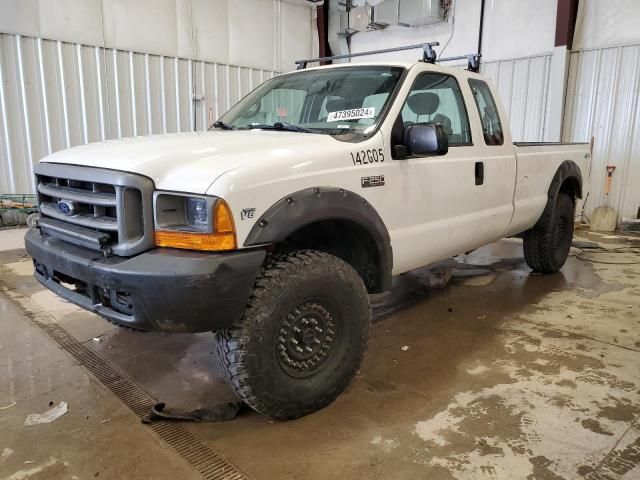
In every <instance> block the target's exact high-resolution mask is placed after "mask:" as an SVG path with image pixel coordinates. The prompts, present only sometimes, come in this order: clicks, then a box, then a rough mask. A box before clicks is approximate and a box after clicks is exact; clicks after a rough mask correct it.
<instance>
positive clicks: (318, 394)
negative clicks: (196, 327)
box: [216, 250, 371, 420]
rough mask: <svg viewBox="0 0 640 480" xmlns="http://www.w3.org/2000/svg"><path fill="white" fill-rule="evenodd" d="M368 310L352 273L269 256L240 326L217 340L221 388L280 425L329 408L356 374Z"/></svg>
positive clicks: (334, 262) (319, 255) (313, 257)
mask: <svg viewBox="0 0 640 480" xmlns="http://www.w3.org/2000/svg"><path fill="white" fill-rule="evenodd" d="M370 326H371V307H370V303H369V296H368V294H367V289H366V287H365V285H364V283H363V281H362V279H361V278H360V276H359V275H358V273H357V272H356V271H355V270H354V269H353V268H352V267H351V266H350V265H349V264H347V263H346V262H344V261H343V260H341V259H339V258H337V257H334V256H332V255H329V254H327V253H323V252H319V251H314V250H298V251H293V252H288V253H282V254H274V255H270V256H269V257H268V258H267V260H266V261H265V264H264V266H263V267H262V269H261V271H260V273H259V275H258V277H257V279H256V283H255V286H254V289H253V292H252V294H251V296H250V298H249V303H248V306H247V309H246V311H245V312H244V314H243V316H242V318H241V319H240V320H239V321H238V322H237V323H236V324H235V325H233V326H232V327H231V328H229V329H226V330H223V331H220V332H216V343H217V353H218V360H219V363H220V366H221V367H222V371H223V372H224V374H225V377H226V380H227V382H228V384H229V385H230V386H231V388H232V389H233V390H234V391H235V392H236V394H237V395H238V396H239V397H240V398H241V399H242V400H243V401H244V402H245V403H246V404H247V405H249V406H250V407H251V408H253V409H254V410H256V411H257V412H259V413H262V414H264V415H267V416H269V417H271V418H275V419H280V420H285V419H292V418H297V417H301V416H304V415H308V414H310V413H312V412H315V411H316V410H319V409H321V408H323V407H325V406H327V405H329V404H330V403H331V402H333V401H334V400H335V399H336V397H337V396H338V395H339V394H340V393H341V392H342V391H343V390H344V389H345V388H346V387H347V385H348V384H349V382H350V381H351V379H352V378H353V376H354V375H355V373H356V372H357V370H358V368H359V366H360V362H361V360H362V355H363V353H364V350H365V348H366V346H367V341H368V338H369V330H370Z"/></svg>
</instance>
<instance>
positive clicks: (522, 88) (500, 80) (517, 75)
mask: <svg viewBox="0 0 640 480" xmlns="http://www.w3.org/2000/svg"><path fill="white" fill-rule="evenodd" d="M550 64H551V54H550V53H549V54H544V55H536V56H531V57H523V58H514V59H509V60H495V61H489V62H483V63H481V71H482V73H483V74H484V75H487V76H488V77H489V78H491V80H493V82H494V83H495V84H496V87H497V89H498V93H499V95H500V98H501V100H502V102H503V104H504V108H505V109H506V110H507V115H508V117H509V123H510V126H511V135H512V136H513V140H514V141H520V142H541V141H543V140H544V133H545V119H546V112H547V97H548V95H547V93H548V89H549V72H550V68H549V67H550Z"/></svg>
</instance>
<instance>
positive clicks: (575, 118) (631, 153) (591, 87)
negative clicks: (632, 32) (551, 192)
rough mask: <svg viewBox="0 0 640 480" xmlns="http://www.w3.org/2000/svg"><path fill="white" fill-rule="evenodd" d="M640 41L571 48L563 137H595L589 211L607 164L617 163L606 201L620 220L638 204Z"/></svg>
mask: <svg viewBox="0 0 640 480" xmlns="http://www.w3.org/2000/svg"><path fill="white" fill-rule="evenodd" d="M639 94H640V45H628V46H620V47H609V48H600V49H590V50H581V51H576V52H572V53H571V57H570V64H569V83H568V88H567V101H566V110H565V117H564V132H563V139H564V140H566V141H577V142H588V141H589V140H590V139H591V137H592V136H593V137H594V139H595V143H594V151H593V160H592V167H591V194H590V197H589V201H588V202H587V203H586V206H585V208H586V211H587V214H589V213H590V212H592V211H593V209H594V208H595V207H597V206H599V205H600V204H602V203H603V202H604V183H605V179H606V165H607V164H608V163H610V164H614V165H616V170H615V172H614V174H613V182H612V188H611V192H610V194H609V201H608V203H609V206H611V207H614V208H616V209H617V210H618V213H619V219H622V218H623V217H631V218H635V217H636V215H637V213H638V209H639V208H640V135H638V126H639V125H640V108H638V97H639Z"/></svg>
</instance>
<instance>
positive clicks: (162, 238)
mask: <svg viewBox="0 0 640 480" xmlns="http://www.w3.org/2000/svg"><path fill="white" fill-rule="evenodd" d="M213 215H214V216H213V225H214V231H213V233H199V232H184V231H178V230H156V232H155V237H156V246H158V247H168V248H182V249H186V250H203V251H208V252H218V251H222V250H235V248H236V246H237V245H236V232H235V227H234V224H233V216H232V215H231V210H230V209H229V206H228V205H227V204H226V203H225V202H224V200H220V199H219V200H216V203H215V206H214V207H213Z"/></svg>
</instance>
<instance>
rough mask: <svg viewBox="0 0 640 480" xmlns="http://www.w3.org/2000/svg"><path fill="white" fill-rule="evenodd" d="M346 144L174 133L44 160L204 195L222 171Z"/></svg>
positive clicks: (252, 134)
mask: <svg viewBox="0 0 640 480" xmlns="http://www.w3.org/2000/svg"><path fill="white" fill-rule="evenodd" d="M341 143H342V142H340V141H339V140H336V139H335V138H333V137H331V136H330V135H320V134H306V133H298V132H286V131H270V130H239V131H222V130H215V131H211V132H189V133H173V134H165V135H150V136H146V137H131V138H123V139H120V140H109V141H106V142H100V143H90V144H88V145H82V146H78V147H74V148H71V149H67V150H61V151H58V152H56V153H53V154H51V155H49V156H48V157H45V158H44V159H42V162H48V163H62V164H67V165H81V166H86V167H98V168H107V169H111V170H118V171H123V172H129V173H137V174H140V175H144V176H146V177H149V178H150V179H152V180H153V181H154V183H155V185H156V188H157V189H159V190H172V191H177V192H188V193H198V194H204V193H205V192H206V191H207V189H208V188H209V187H210V186H211V184H212V183H213V182H215V180H216V179H217V178H218V177H219V176H220V175H222V174H224V173H226V172H229V171H231V170H234V169H236V168H240V167H244V166H247V165H249V164H251V163H254V162H265V161H269V157H271V158H272V159H273V158H274V157H276V158H278V159H279V160H282V159H285V158H286V157H291V159H292V160H295V159H299V158H301V157H303V158H304V157H305V156H308V154H309V152H314V151H315V152H318V151H321V150H322V149H324V148H327V147H329V146H333V147H334V148H335V146H336V145H340V144H341Z"/></svg>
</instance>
